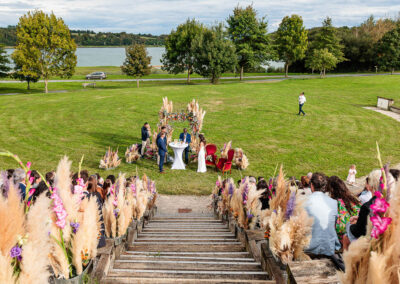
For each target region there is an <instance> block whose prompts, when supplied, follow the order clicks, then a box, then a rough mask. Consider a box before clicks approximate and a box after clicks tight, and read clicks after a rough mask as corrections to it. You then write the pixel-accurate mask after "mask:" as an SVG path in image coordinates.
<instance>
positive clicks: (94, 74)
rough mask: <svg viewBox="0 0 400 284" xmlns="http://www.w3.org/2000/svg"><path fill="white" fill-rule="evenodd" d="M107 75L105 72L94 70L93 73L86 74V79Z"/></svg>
mask: <svg viewBox="0 0 400 284" xmlns="http://www.w3.org/2000/svg"><path fill="white" fill-rule="evenodd" d="M106 78H107V75H106V73H104V72H93V73H91V74H88V75H86V80H92V79H100V80H103V79H106Z"/></svg>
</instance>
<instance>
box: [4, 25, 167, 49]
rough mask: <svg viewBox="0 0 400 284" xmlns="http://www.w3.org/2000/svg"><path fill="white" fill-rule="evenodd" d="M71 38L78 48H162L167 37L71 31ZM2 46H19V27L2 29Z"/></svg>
mask: <svg viewBox="0 0 400 284" xmlns="http://www.w3.org/2000/svg"><path fill="white" fill-rule="evenodd" d="M70 34H71V38H72V39H73V40H74V41H75V43H76V44H77V45H78V46H127V45H131V44H134V43H139V44H144V45H147V46H162V45H164V41H165V38H166V35H159V36H156V35H152V34H140V33H139V34H132V33H126V32H120V33H112V32H107V33H104V32H98V33H96V32H94V31H91V30H70ZM0 44H4V45H5V46H15V45H17V26H8V27H6V28H0Z"/></svg>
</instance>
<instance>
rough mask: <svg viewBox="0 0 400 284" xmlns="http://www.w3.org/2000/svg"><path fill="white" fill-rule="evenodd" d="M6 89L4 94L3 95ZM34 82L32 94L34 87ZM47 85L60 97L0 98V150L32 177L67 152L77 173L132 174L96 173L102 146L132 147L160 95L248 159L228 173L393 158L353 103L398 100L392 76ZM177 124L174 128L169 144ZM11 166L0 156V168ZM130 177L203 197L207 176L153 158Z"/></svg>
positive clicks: (391, 140) (338, 168)
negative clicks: (196, 108)
mask: <svg viewBox="0 0 400 284" xmlns="http://www.w3.org/2000/svg"><path fill="white" fill-rule="evenodd" d="M11 88H12V89H11ZM24 88H25V84H12V86H11V84H2V85H0V93H8V92H18V90H22V89H24ZM42 88H43V86H42V84H35V85H34V90H33V91H35V90H39V89H42ZM50 89H53V90H54V89H56V90H57V89H59V90H68V92H67V93H53V94H47V95H46V94H42V93H40V94H39V93H37V94H30V95H15V96H0V121H1V123H0V133H1V135H0V149H3V150H9V151H12V152H14V153H16V154H18V155H20V157H21V158H22V159H23V160H24V161H27V160H30V161H32V163H33V167H34V168H37V169H39V170H40V171H42V172H46V171H49V170H51V169H54V168H55V167H56V165H57V163H58V161H59V159H60V158H61V157H62V156H63V155H64V154H66V155H68V156H69V157H70V158H71V159H72V160H73V161H74V163H73V167H74V170H76V169H77V167H78V162H79V160H80V158H81V156H82V155H83V154H84V155H85V160H84V168H87V169H89V170H90V171H91V172H99V173H100V174H101V175H103V176H105V175H108V174H110V173H113V174H117V173H118V172H127V173H128V174H132V173H134V172H135V171H136V165H129V164H126V163H125V162H122V164H121V166H120V167H119V168H118V169H116V170H113V171H104V170H100V169H99V168H98V165H99V160H100V158H101V157H102V155H104V152H105V150H106V148H107V147H108V146H111V147H113V148H116V147H119V149H120V151H121V154H123V152H125V149H126V147H127V146H128V145H129V144H132V143H137V142H139V141H140V127H141V126H142V124H143V123H144V122H145V121H148V122H149V123H150V124H151V126H152V128H155V126H156V123H157V122H158V111H159V109H160V107H161V104H162V97H165V96H168V98H169V99H170V100H172V101H173V102H174V106H175V110H180V109H184V108H186V105H187V103H188V102H189V101H190V100H191V99H193V98H196V99H198V100H199V102H200V105H201V106H202V107H203V108H204V109H205V110H206V111H207V114H206V117H205V123H204V128H203V132H204V133H205V135H206V138H207V141H208V142H210V143H215V144H217V145H218V147H221V146H222V145H223V143H224V142H227V141H229V140H232V141H233V146H234V147H241V148H243V149H244V150H245V152H246V153H247V155H248V157H249V161H250V167H249V168H248V170H246V171H245V172H239V171H237V170H234V171H233V172H232V176H233V177H234V178H235V179H239V178H240V176H241V175H254V176H259V175H263V176H271V175H272V174H273V172H274V169H275V166H276V165H277V164H280V163H283V165H284V168H285V170H286V172H287V174H288V175H290V176H291V175H295V176H300V175H303V174H306V173H307V172H309V171H323V172H325V173H326V174H328V175H339V176H341V177H342V178H345V177H346V175H347V171H348V167H349V165H350V164H353V163H354V164H356V165H357V170H358V173H359V175H364V174H367V173H368V172H369V171H370V170H371V169H372V168H374V167H376V166H377V161H376V158H375V156H376V155H375V141H378V142H379V143H380V146H381V150H382V156H383V158H384V161H385V162H387V161H390V162H392V163H398V162H400V148H399V147H398V146H399V141H400V124H399V123H398V122H397V121H395V120H393V119H391V118H388V117H386V116H383V115H381V114H378V113H375V112H372V111H369V110H365V109H363V108H362V107H363V106H372V105H375V104H376V96H378V95H379V96H384V97H391V98H394V99H400V84H399V79H398V77H397V76H379V77H367V78H366V77H364V78H362V77H360V78H328V79H324V80H320V79H308V80H286V81H281V82H276V83H262V82H258V83H239V82H231V83H223V84H220V85H209V84H206V83H204V82H203V83H201V84H200V83H199V84H192V85H186V84H183V83H176V82H175V83H174V82H169V83H160V82H157V83H150V82H149V83H144V84H142V87H141V88H139V89H137V88H135V87H132V84H130V83H129V84H128V83H126V82H123V83H113V82H99V83H98V88H96V89H85V90H83V89H82V86H81V84H79V83H76V84H75V83H68V84H65V83H64V84H63V83H52V84H50ZM301 91H305V93H306V96H307V104H306V106H305V108H304V109H305V111H306V112H307V116H306V117H298V116H297V115H296V113H297V96H298V93H299V92H301ZM185 126H187V124H185V123H175V124H174V127H175V132H174V138H177V137H178V135H179V133H180V131H181V129H182V128H183V127H185ZM11 167H15V164H14V162H13V161H11V160H9V159H4V158H0V168H1V169H5V168H11ZM137 169H138V171H139V173H140V174H142V173H146V174H149V175H150V176H151V177H152V178H154V179H155V180H156V181H157V184H158V189H159V191H160V192H162V193H168V194H208V193H209V192H210V190H211V188H212V187H213V184H214V182H215V179H216V177H217V173H216V172H215V171H213V170H212V169H209V171H208V172H207V173H206V174H204V175H202V174H197V173H196V169H197V165H195V164H192V165H190V166H189V169H188V170H187V171H171V170H167V174H166V175H159V174H158V172H157V166H156V164H155V163H154V162H153V161H148V160H144V161H139V162H138V163H137Z"/></svg>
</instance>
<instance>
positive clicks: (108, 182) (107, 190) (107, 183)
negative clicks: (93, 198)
mask: <svg viewBox="0 0 400 284" xmlns="http://www.w3.org/2000/svg"><path fill="white" fill-rule="evenodd" d="M111 187H112V182H111V180H110V179H106V180H105V181H104V184H103V195H105V196H106V197H108V196H109V195H110V191H111Z"/></svg>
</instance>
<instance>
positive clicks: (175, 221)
mask: <svg viewBox="0 0 400 284" xmlns="http://www.w3.org/2000/svg"><path fill="white" fill-rule="evenodd" d="M164 223H168V224H186V223H189V224H203V223H204V224H222V222H221V221H220V220H215V219H209V220H206V219H199V220H193V219H183V220H182V219H166V220H151V224H164Z"/></svg>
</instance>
